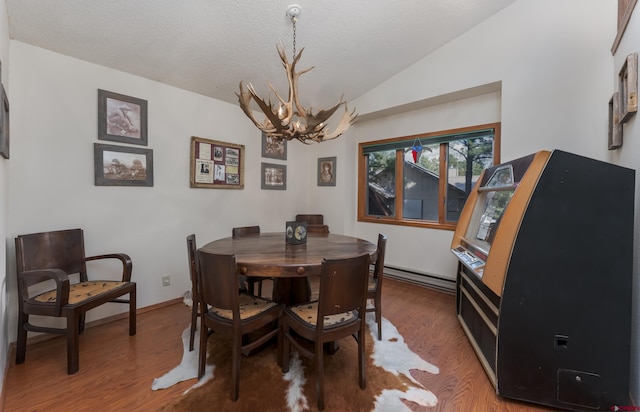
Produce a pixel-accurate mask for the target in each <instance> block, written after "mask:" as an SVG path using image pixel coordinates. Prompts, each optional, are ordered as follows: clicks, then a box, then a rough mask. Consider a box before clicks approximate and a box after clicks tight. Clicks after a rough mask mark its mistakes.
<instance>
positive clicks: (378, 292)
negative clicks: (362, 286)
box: [367, 233, 387, 340]
mask: <svg viewBox="0 0 640 412" xmlns="http://www.w3.org/2000/svg"><path fill="white" fill-rule="evenodd" d="M386 249H387V237H386V236H385V235H383V234H382V233H379V234H378V247H377V249H376V256H377V257H376V261H375V264H374V265H373V271H370V273H369V282H368V289H367V300H369V299H371V300H372V301H373V306H368V307H367V312H375V315H376V323H377V324H378V340H382V303H381V302H382V279H383V278H384V273H383V272H384V255H385V252H386Z"/></svg>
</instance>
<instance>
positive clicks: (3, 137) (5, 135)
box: [0, 85, 9, 159]
mask: <svg viewBox="0 0 640 412" xmlns="http://www.w3.org/2000/svg"><path fill="white" fill-rule="evenodd" d="M0 93H2V96H0V104H2V110H0V117H1V118H2V119H0V155H2V157H4V158H5V159H8V158H9V99H8V98H7V92H6V91H5V90H4V86H1V85H0Z"/></svg>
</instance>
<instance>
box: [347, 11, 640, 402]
mask: <svg viewBox="0 0 640 412" xmlns="http://www.w3.org/2000/svg"><path fill="white" fill-rule="evenodd" d="M616 18H617V2H616V1H615V0H607V1H601V0H562V1H557V0H535V1H533V0H519V1H517V2H516V3H514V4H512V5H511V6H509V7H507V8H505V9H504V10H502V11H501V12H499V13H498V14H496V15H495V16H492V17H490V18H489V19H487V20H486V21H485V22H483V23H482V24H480V25H478V26H477V27H475V28H474V29H472V30H470V31H469V32H467V33H465V34H464V35H462V36H460V37H459V38H457V39H456V40H454V41H452V42H450V43H448V44H446V45H445V46H443V47H442V48H440V49H439V50H437V51H435V52H434V53H432V54H430V55H429V56H427V57H426V58H424V59H422V60H421V61H419V62H418V63H416V64H414V65H413V66H411V67H409V68H408V69H406V70H404V71H403V72H401V73H398V74H397V75H395V76H394V77H392V78H390V79H389V80H387V81H386V82H384V83H382V84H381V85H379V86H378V87H376V88H375V89H373V90H371V91H370V92H368V93H367V94H365V95H364V96H362V97H361V98H359V99H358V100H356V101H354V102H353V105H354V106H355V107H357V108H358V110H359V112H360V113H363V114H365V115H367V120H366V121H365V122H361V123H359V124H356V126H355V127H354V129H355V134H356V139H355V141H354V142H352V143H351V146H350V150H351V151H352V152H353V157H352V158H353V159H354V162H355V159H357V153H356V151H357V148H354V147H355V146H356V145H357V142H362V141H370V140H375V139H380V138H389V137H396V136H402V135H406V134H410V133H418V132H430V131H436V130H441V129H442V128H443V126H444V125H447V127H461V126H466V125H468V124H473V123H474V122H477V121H478V119H474V118H473V116H472V115H470V114H468V113H463V114H462V116H461V117H459V118H455V116H454V117H453V118H452V116H451V111H449V110H446V111H442V110H441V108H440V107H427V108H424V109H420V110H414V111H412V112H408V113H406V115H405V116H398V115H393V116H387V117H385V116H384V115H385V113H386V112H397V110H398V108H401V107H404V106H408V107H414V106H415V105H417V104H418V105H419V104H420V102H423V101H430V100H434V99H438V98H441V97H445V99H446V96H447V95H451V94H455V92H457V91H460V90H465V89H473V88H476V87H479V86H482V85H487V84H491V83H494V82H501V87H502V90H501V92H500V116H499V117H500V120H501V122H502V150H501V156H502V160H503V161H507V160H511V159H515V158H518V157H521V156H524V155H527V154H530V153H534V152H536V151H539V150H543V149H547V150H551V149H556V148H557V149H562V150H566V151H569V152H574V153H577V154H580V155H583V156H587V157H592V158H595V159H599V160H604V161H609V162H612V163H616V164H620V165H622V166H626V167H629V168H632V169H635V170H637V169H639V168H640V159H639V158H638V155H637V154H638V153H640V126H639V125H638V119H637V117H638V116H637V115H636V116H635V117H634V118H632V119H631V120H630V121H629V122H628V123H627V124H625V126H624V145H623V147H622V148H621V149H619V150H617V151H613V152H610V151H608V150H607V136H608V132H607V129H608V102H609V99H610V97H611V95H612V93H613V91H614V90H617V73H618V71H619V70H620V67H621V66H622V63H623V59H624V58H625V57H626V56H627V55H628V54H629V53H632V52H639V51H640V11H639V10H638V6H637V7H636V10H635V14H634V15H633V16H632V19H631V22H630V24H629V27H628V28H627V31H626V34H625V37H624V39H623V41H622V42H621V44H620V46H619V48H618V51H617V53H616V55H615V59H614V58H613V57H612V55H611V46H612V44H613V40H614V38H615V35H616ZM459 103H460V104H462V102H459ZM454 107H456V105H455V104H454ZM456 111H457V107H456ZM439 112H440V113H439ZM408 130H409V131H411V132H407V131H408ZM638 180H639V179H636V223H635V233H636V236H635V242H636V244H638V243H640V223H639V222H638V216H640V196H639V195H638V194H639V193H640V183H639V182H638ZM351 185H352V187H353V189H352V190H353V191H354V192H355V188H356V187H357V177H356V176H353V178H352V180H351ZM352 208H353V209H352V210H353V214H354V215H355V214H356V206H355V203H354V204H353V205H352ZM378 232H385V233H388V234H391V235H390V241H389V244H388V248H387V250H388V251H387V258H386V262H387V263H389V264H390V265H397V266H401V267H409V268H414V269H416V270H417V271H419V272H427V273H434V274H437V275H441V276H443V277H449V278H451V279H453V278H454V276H455V260H451V258H450V257H449V256H448V254H449V251H448V250H449V245H450V242H451V237H452V233H450V232H449V233H448V232H445V231H440V230H433V229H416V228H403V227H396V226H390V225H377V224H371V223H357V222H356V223H355V224H354V229H353V232H352V233H353V234H354V235H356V236H360V237H371V236H373V235H374V234H375V233H378ZM636 249H637V248H636ZM634 258H635V261H634V305H635V306H634V307H633V320H632V324H633V325H632V359H631V361H632V364H631V375H632V376H631V392H632V397H633V399H634V400H635V401H636V402H638V401H640V303H638V301H639V299H638V296H640V267H639V266H640V265H639V262H638V255H637V254H635V256H634Z"/></svg>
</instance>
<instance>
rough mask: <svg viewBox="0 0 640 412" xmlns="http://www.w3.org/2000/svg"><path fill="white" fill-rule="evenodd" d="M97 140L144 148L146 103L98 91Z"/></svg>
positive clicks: (145, 142) (145, 143)
mask: <svg viewBox="0 0 640 412" xmlns="http://www.w3.org/2000/svg"><path fill="white" fill-rule="evenodd" d="M98 139H99V140H110V141H112V142H119V143H130V144H137V145H142V146H146V145H147V141H148V137H147V101H146V100H143V99H138V98H136V97H131V96H125V95H123V94H118V93H113V92H109V91H106V90H102V89H98Z"/></svg>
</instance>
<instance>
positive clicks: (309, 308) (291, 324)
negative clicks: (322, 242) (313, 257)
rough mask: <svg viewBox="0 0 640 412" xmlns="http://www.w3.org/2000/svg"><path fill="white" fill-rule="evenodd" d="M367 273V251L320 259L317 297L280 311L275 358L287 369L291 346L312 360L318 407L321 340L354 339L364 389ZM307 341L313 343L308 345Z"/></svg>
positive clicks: (321, 375) (321, 399)
mask: <svg viewBox="0 0 640 412" xmlns="http://www.w3.org/2000/svg"><path fill="white" fill-rule="evenodd" d="M368 276H369V255H368V254H363V255H361V256H357V257H353V258H345V259H324V260H323V261H322V268H321V271H320V289H319V292H318V293H319V294H318V300H317V301H314V302H310V303H305V304H300V305H294V306H290V307H287V308H286V309H285V310H284V312H283V313H282V318H281V319H280V336H279V337H278V358H279V360H280V363H281V366H282V371H283V372H288V371H289V357H290V350H291V349H292V348H291V347H292V346H293V349H295V350H296V351H297V352H298V353H299V354H300V355H302V356H305V357H307V358H310V359H312V360H313V361H314V363H315V367H316V397H317V402H318V409H319V410H323V409H324V361H323V356H324V353H323V347H324V344H325V343H330V342H335V341H337V340H339V339H342V338H345V337H348V336H353V337H354V338H355V339H356V341H357V343H358V373H359V383H360V388H362V389H365V388H366V384H367V382H366V363H365V336H366V327H365V310H366V305H367V277H368ZM309 341H311V342H313V344H312V345H309V344H308V342H309ZM345 373H346V372H345Z"/></svg>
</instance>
